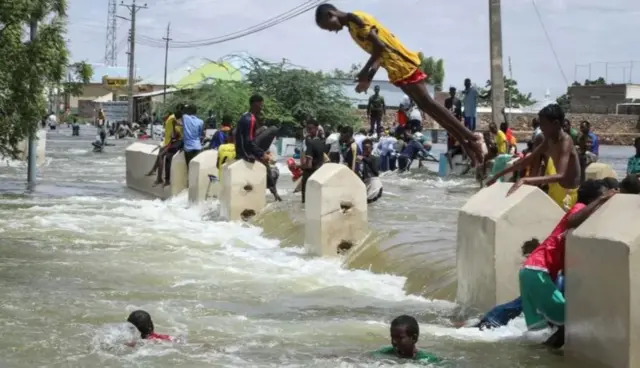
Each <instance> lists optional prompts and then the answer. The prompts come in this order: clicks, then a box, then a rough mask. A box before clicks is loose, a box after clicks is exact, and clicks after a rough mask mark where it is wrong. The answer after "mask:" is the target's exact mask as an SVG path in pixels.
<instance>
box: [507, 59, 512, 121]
mask: <svg viewBox="0 0 640 368" xmlns="http://www.w3.org/2000/svg"><path fill="white" fill-rule="evenodd" d="M509 79H511V80H513V70H512V69H511V56H509ZM507 92H508V93H509V121H511V110H512V109H513V105H512V104H511V101H512V100H511V90H508V91H507Z"/></svg>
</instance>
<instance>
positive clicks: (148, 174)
mask: <svg viewBox="0 0 640 368" xmlns="http://www.w3.org/2000/svg"><path fill="white" fill-rule="evenodd" d="M155 174H156V171H155V170H151V171H149V172H148V173H147V175H145V176H154V175H155Z"/></svg>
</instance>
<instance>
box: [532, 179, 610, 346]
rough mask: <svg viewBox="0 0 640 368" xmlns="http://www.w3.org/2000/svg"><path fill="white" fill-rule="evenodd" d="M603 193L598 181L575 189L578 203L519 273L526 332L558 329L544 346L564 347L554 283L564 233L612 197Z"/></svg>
mask: <svg viewBox="0 0 640 368" xmlns="http://www.w3.org/2000/svg"><path fill="white" fill-rule="evenodd" d="M604 189H605V188H604V186H603V185H602V182H601V181H599V180H587V181H586V182H584V183H583V184H582V185H581V186H580V188H579V189H578V202H577V203H576V204H575V205H574V206H573V207H571V208H570V209H569V211H568V212H567V213H566V214H565V215H564V216H563V217H562V218H561V219H560V222H559V223H558V225H556V227H555V228H554V229H553V231H551V235H549V236H548V237H547V238H546V239H545V240H544V241H543V242H542V243H541V244H540V245H539V246H538V247H537V248H536V249H535V250H534V251H533V252H532V253H531V254H530V255H529V256H528V257H527V258H526V260H525V261H524V263H523V265H522V268H521V269H520V296H521V298H522V311H523V312H524V318H525V322H526V324H527V328H528V329H529V330H537V329H542V328H545V327H547V325H548V324H549V323H550V324H552V325H554V326H558V330H557V331H556V332H555V333H554V335H553V336H551V337H550V338H549V340H548V341H547V343H546V344H547V345H550V346H552V347H554V348H559V347H561V346H562V345H564V320H565V299H564V295H563V294H562V292H561V291H560V290H558V288H557V287H556V284H555V282H556V279H557V278H558V273H560V271H562V270H564V254H565V240H566V233H567V231H569V230H571V229H575V228H576V227H578V226H580V225H581V224H582V223H583V222H584V221H585V220H586V219H587V218H588V217H589V216H591V214H593V213H594V212H595V211H596V210H597V209H598V208H599V207H600V206H602V204H604V203H605V202H606V201H607V200H608V199H609V198H611V197H612V196H613V195H614V194H615V193H616V192H615V191H607V192H605V193H603V191H604ZM565 274H566V272H565ZM569 277H571V276H569Z"/></svg>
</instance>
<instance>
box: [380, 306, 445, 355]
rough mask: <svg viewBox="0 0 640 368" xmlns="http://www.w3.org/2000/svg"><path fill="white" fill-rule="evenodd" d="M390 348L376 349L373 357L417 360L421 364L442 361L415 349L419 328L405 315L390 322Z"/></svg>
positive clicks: (414, 321) (416, 323)
mask: <svg viewBox="0 0 640 368" xmlns="http://www.w3.org/2000/svg"><path fill="white" fill-rule="evenodd" d="M389 332H390V335H391V346H386V347H384V348H381V349H378V350H376V351H375V352H373V355H374V356H393V357H397V358H401V359H411V360H417V361H420V362H423V363H439V362H441V361H442V359H440V358H438V357H436V356H435V355H432V354H429V353H426V352H424V351H422V350H420V349H418V348H417V347H416V343H417V342H418V336H420V327H419V326H418V321H416V319H415V318H413V317H411V316H407V315H402V316H400V317H396V319H394V320H393V321H391V328H390V331H389Z"/></svg>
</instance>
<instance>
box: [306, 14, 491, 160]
mask: <svg viewBox="0 0 640 368" xmlns="http://www.w3.org/2000/svg"><path fill="white" fill-rule="evenodd" d="M316 24H317V25H318V26H319V27H320V28H322V29H324V30H327V31H331V32H338V31H340V30H342V29H343V28H345V27H347V29H348V30H349V34H350V35H351V38H352V39H353V40H354V41H355V43H356V44H358V46H360V47H361V48H362V49H363V50H364V51H365V52H367V53H369V54H370V55H371V57H370V58H369V60H368V61H367V62H366V64H365V65H364V67H363V68H362V70H361V71H360V73H358V85H357V87H356V92H358V93H360V92H366V91H367V89H368V88H369V85H370V84H371V80H372V79H373V77H374V76H375V74H376V72H377V71H378V68H379V67H380V66H382V67H383V68H384V69H385V70H386V71H387V74H388V75H389V80H390V81H391V82H392V83H393V84H394V85H396V86H397V87H399V88H400V89H402V91H403V92H404V93H405V94H406V95H407V96H409V97H410V98H411V99H412V100H413V101H414V102H415V103H416V105H417V106H418V107H419V108H420V109H421V110H422V111H424V112H425V113H427V114H429V115H430V116H431V117H433V118H434V119H435V120H436V121H437V122H438V123H439V124H440V125H442V127H443V128H444V129H445V130H447V132H448V133H449V134H451V135H452V136H453V137H454V138H455V139H456V140H457V141H458V142H460V145H461V147H462V148H463V149H464V150H465V151H466V153H467V155H468V156H469V157H470V158H471V159H472V161H473V164H474V166H475V165H477V164H479V163H481V162H482V159H483V155H482V147H481V145H480V143H479V142H478V140H477V137H476V136H474V135H473V132H472V131H470V130H469V129H467V128H466V127H465V126H464V125H462V123H461V122H460V121H459V120H458V119H456V118H455V116H453V114H452V113H451V112H450V111H449V110H447V109H446V108H445V107H444V106H443V105H441V104H439V103H437V102H436V101H435V100H434V99H433V98H432V97H431V96H430V95H429V92H428V91H427V84H426V78H427V75H426V74H424V73H423V72H422V71H421V70H420V57H419V56H418V54H417V53H416V52H413V51H410V50H408V49H407V48H406V47H405V46H404V45H403V44H402V43H401V42H400V41H399V40H398V39H397V38H396V37H395V36H394V35H393V34H392V33H391V32H390V31H389V30H388V29H387V28H385V27H384V26H382V25H381V24H380V23H378V21H377V20H376V19H375V18H373V17H372V16H371V15H369V14H366V13H363V12H353V13H345V12H343V11H340V10H338V9H337V8H336V7H335V6H333V5H331V4H322V5H319V6H318V8H317V9H316Z"/></svg>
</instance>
